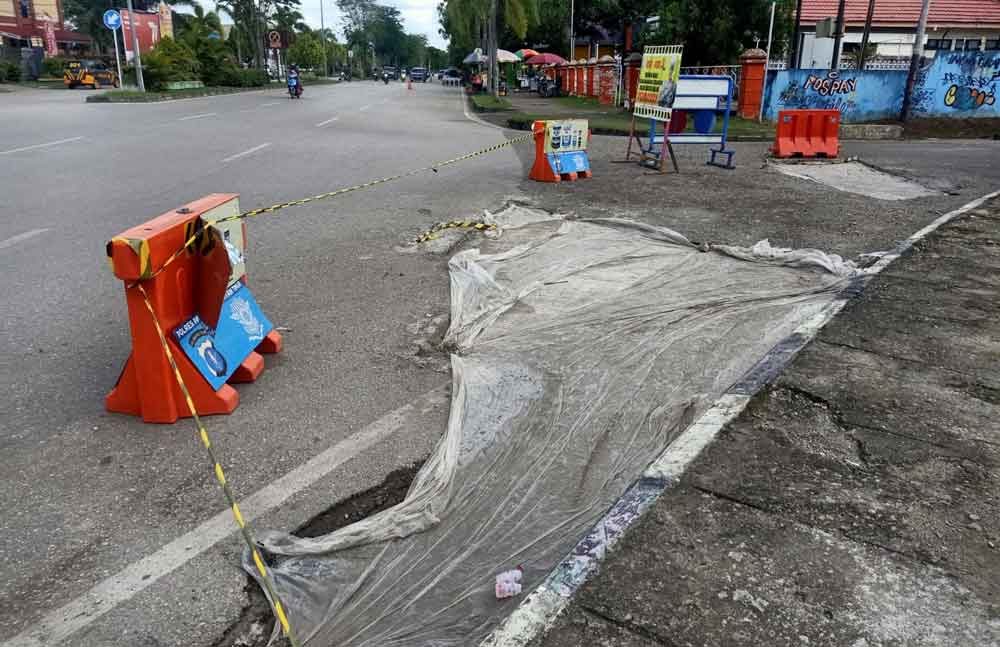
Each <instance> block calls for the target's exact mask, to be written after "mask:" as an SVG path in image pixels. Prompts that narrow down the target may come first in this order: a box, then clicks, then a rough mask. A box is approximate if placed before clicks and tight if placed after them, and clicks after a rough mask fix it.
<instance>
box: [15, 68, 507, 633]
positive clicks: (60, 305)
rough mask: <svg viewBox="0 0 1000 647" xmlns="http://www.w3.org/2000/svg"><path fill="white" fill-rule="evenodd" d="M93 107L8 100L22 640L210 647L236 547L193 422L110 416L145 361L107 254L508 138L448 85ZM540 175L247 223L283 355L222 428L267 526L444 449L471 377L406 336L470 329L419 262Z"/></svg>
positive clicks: (438, 180) (307, 209)
mask: <svg viewBox="0 0 1000 647" xmlns="http://www.w3.org/2000/svg"><path fill="white" fill-rule="evenodd" d="M82 97H83V93H82V92H79V93H78V92H63V91H51V90H44V91H19V92H16V93H14V94H9V95H5V96H4V99H3V101H2V102H0V169H2V173H0V196H3V199H2V200H0V293H2V295H3V304H4V306H3V317H2V337H0V348H2V357H3V361H2V363H0V365H2V368H0V389H2V393H3V396H2V401H0V402H2V405H0V409H2V411H0V415H2V420H3V426H2V432H0V473H2V474H3V479H2V481H0V518H2V519H3V520H4V524H3V525H4V530H3V534H2V536H0V645H2V646H3V647H12V646H13V645H18V646H21V645H41V644H45V645H49V644H57V642H56V641H57V639H59V638H64V640H63V642H62V643H61V644H67V645H88V646H89V647H101V646H111V645H115V646H125V645H128V646H130V647H133V646H136V645H143V646H145V645H150V646H158V645H181V644H183V645H187V646H191V647H197V646H199V645H210V644H212V643H213V642H214V641H215V640H217V638H218V637H219V635H220V634H221V632H222V631H223V629H224V628H225V627H226V626H228V625H229V624H230V623H231V622H232V621H233V620H234V619H235V618H236V617H237V616H238V614H239V611H240V606H241V605H242V604H243V602H244V600H245V596H244V594H243V585H244V583H245V578H244V577H243V575H242V573H241V572H240V571H239V568H238V559H237V556H238V551H239V544H238V542H237V541H236V538H235V536H234V535H233V534H232V530H233V529H234V526H233V525H232V522H231V520H229V519H228V518H227V516H226V514H227V513H226V511H225V509H224V505H223V502H222V498H221V495H220V493H219V491H218V488H217V486H216V484H215V481H214V478H213V476H212V472H211V470H210V467H209V465H208V464H207V462H206V459H205V457H204V455H203V450H202V448H201V446H200V444H199V442H198V441H197V438H196V436H195V432H194V430H193V427H192V425H191V424H190V423H189V422H185V421H181V422H179V423H177V424H175V425H145V424H143V423H142V422H141V421H140V420H138V419H134V418H130V417H127V416H122V415H113V414H108V413H107V412H105V411H104V404H103V399H104V396H105V394H106V393H107V392H108V390H109V389H110V388H111V387H112V386H113V385H114V383H115V381H116V379H117V377H118V373H119V371H120V370H121V367H122V365H123V363H124V361H125V359H126V357H127V355H128V352H129V347H130V342H129V336H128V324H127V316H126V311H125V303H124V295H123V289H122V285H121V283H120V282H119V281H117V280H116V279H115V278H114V276H113V275H112V274H111V273H110V271H109V269H108V266H107V263H106V260H105V258H104V245H105V243H106V242H107V241H108V240H109V239H110V238H111V237H112V236H114V235H115V234H117V233H119V232H120V231H123V230H124V229H126V228H128V227H131V226H133V225H135V224H138V223H141V222H143V221H145V220H148V219H150V218H152V217H154V216H156V215H159V214H160V213H163V212H165V211H167V210H171V209H174V208H176V207H178V206H180V205H182V204H184V203H186V202H188V201H190V200H193V199H196V198H198V197H200V196H202V195H204V194H207V193H212V192H235V193H239V194H240V195H241V207H243V208H244V209H246V208H252V207H258V206H266V205H269V204H272V203H275V202H280V201H284V200H290V199H296V198H301V197H304V196H307V195H312V194H316V193H320V192H325V191H330V190H332V189H336V188H339V187H343V186H348V185H352V184H355V183H358V182H363V181H367V180H369V179H373V178H377V177H382V176H387V175H392V174H395V173H398V172H400V171H405V170H408V169H411V168H413V167H416V166H422V165H425V164H427V163H430V162H432V161H437V160H442V159H448V158H451V157H454V156H456V155H458V154H462V153H465V152H468V151H471V150H475V149H478V148H481V147H484V146H489V145H492V144H495V143H498V142H501V141H504V139H505V137H504V135H503V133H502V132H501V131H499V130H496V129H493V128H490V127H486V126H483V125H481V124H478V123H475V122H473V121H471V120H469V119H468V118H467V117H466V116H465V115H464V114H463V104H462V101H461V98H460V94H459V91H458V90H457V89H446V88H442V87H440V86H438V85H436V84H431V83H428V84H419V85H417V86H416V89H415V90H414V91H411V92H408V91H407V90H406V89H405V86H402V85H401V84H397V83H394V84H390V85H389V86H384V85H383V84H381V83H378V84H375V83H370V82H362V83H351V84H340V85H337V86H316V87H308V86H307V88H306V93H305V96H304V98H303V99H302V100H301V101H289V100H288V99H287V98H286V97H284V96H283V95H282V93H281V92H278V91H274V90H270V91H263V92H253V93H244V94H238V95H230V96H223V97H211V98H205V99H194V100H186V101H176V102H169V103H159V104H141V105H129V104H113V105H107V104H86V103H84V102H83V98H82ZM523 175H524V170H523V169H522V165H521V162H519V160H518V157H517V155H516V154H515V153H514V152H513V151H511V150H510V149H503V150H500V151H499V152H495V153H491V154H490V155H488V156H483V157H479V158H476V159H473V160H470V161H467V162H464V163H462V164H461V165H456V166H451V167H447V168H444V169H441V170H440V172H438V173H426V174H422V175H419V176H414V177H410V178H406V179H404V180H400V181H397V182H393V183H390V184H385V185H381V186H378V187H375V188H373V189H371V190H367V191H363V192H358V193H353V194H349V195H345V196H342V197H340V198H337V199H335V200H331V201H328V202H319V203H313V204H310V205H307V206H304V207H300V208H296V209H294V210H288V211H285V212H282V213H280V214H276V215H274V216H268V217H262V218H259V219H254V220H253V221H252V222H251V223H250V224H249V237H250V248H249V253H248V271H249V277H250V282H251V287H252V288H253V290H254V293H255V296H256V297H257V300H258V302H260V304H261V306H262V308H263V309H264V311H265V312H266V313H267V314H268V316H269V317H270V318H271V319H272V321H274V322H275V325H277V326H280V327H282V328H287V329H288V330H287V331H286V332H284V336H285V342H286V350H285V351H284V352H283V353H282V354H280V355H278V356H272V357H268V358H267V370H266V371H265V372H264V374H263V375H262V376H261V378H260V379H259V381H258V382H257V383H255V384H252V385H241V386H240V387H239V392H240V396H241V404H240V407H239V408H238V409H237V410H236V412H235V413H234V414H233V415H231V416H227V417H215V418H212V419H210V420H209V421H208V424H209V428H210V431H211V432H212V433H213V434H214V435H215V437H216V445H217V450H218V451H219V453H220V455H221V457H222V459H223V462H224V464H225V466H226V468H227V475H228V477H229V480H230V481H231V483H232V484H233V485H234V487H235V490H236V491H237V493H238V494H239V495H240V497H241V498H244V499H246V498H247V497H248V496H249V495H252V494H253V493H255V492H259V491H261V490H262V488H263V489H264V490H263V492H262V493H261V494H259V495H258V496H257V497H256V498H250V499H248V500H247V501H246V503H245V504H244V508H245V510H244V512H245V513H246V514H247V515H249V516H251V517H254V516H257V515H261V518H259V519H258V520H257V521H256V523H257V524H259V525H262V526H268V527H276V528H283V529H287V528H294V527H296V526H297V525H299V524H301V523H302V522H303V521H305V520H306V519H308V518H309V517H311V516H312V515H314V514H315V513H317V512H318V511H320V510H321V509H323V508H325V507H326V506H328V505H329V504H330V503H332V502H333V501H335V500H338V499H340V498H343V497H345V496H348V495H350V494H352V493H354V492H356V491H360V490H363V489H365V488H367V487H370V486H372V485H374V484H376V483H378V482H379V481H381V480H382V478H383V477H384V476H385V475H386V474H387V473H388V472H389V471H391V470H392V469H394V468H396V467H398V466H400V465H404V464H407V463H410V462H412V461H414V460H417V459H419V458H421V457H423V456H426V455H427V454H428V453H429V451H430V450H431V448H432V446H433V443H434V442H435V441H436V439H437V437H438V435H439V433H440V431H441V429H443V426H444V421H445V419H446V416H447V411H448V406H447V399H446V391H445V390H444V389H442V388H441V387H443V386H444V385H445V384H446V383H447V382H448V377H447V375H446V374H443V373H440V372H436V371H434V370H433V369H430V368H421V367H419V366H417V365H416V364H415V363H414V362H412V361H411V360H410V359H408V358H407V356H406V355H407V349H408V347H409V344H410V342H411V338H412V337H413V336H414V335H413V334H412V332H408V331H407V326H410V330H411V331H412V330H413V329H414V328H415V324H417V323H418V322H426V321H428V320H429V318H431V317H433V316H437V315H441V314H445V313H446V312H447V308H448V284H447V274H446V272H445V262H446V259H445V257H443V256H431V255H428V254H422V253H404V252H401V251H400V250H399V249H398V247H399V246H400V245H401V244H403V243H405V242H406V240H407V239H411V238H412V237H414V236H415V235H416V234H417V233H418V232H419V231H421V230H423V229H424V228H426V227H427V226H428V225H430V224H431V223H433V222H435V221H439V220H448V219H452V218H458V217H463V218H465V217H470V216H475V215H476V214H478V213H480V212H481V210H482V209H484V208H496V207H498V206H500V205H501V204H502V203H503V202H504V200H505V199H506V198H508V197H510V196H509V195H508V194H509V192H510V191H511V190H512V187H517V186H518V182H519V180H520V179H521V178H522V177H523ZM411 402H413V403H415V404H413V405H412V406H410V408H408V409H406V410H405V413H407V414H408V415H407V416H406V417H405V418H406V419H405V421H404V420H403V416H400V415H394V414H392V412H394V411H396V410H397V409H399V408H400V407H404V406H406V405H407V403H411ZM387 414H390V415H388V417H386V416H387ZM309 461H312V462H311V463H309ZM296 469H298V471H294V470H296ZM288 474H291V475H292V476H291V477H289V478H286V479H285V480H284V481H279V482H277V483H275V480H276V479H278V478H279V477H283V476H286V475H288ZM279 503H280V505H278V504H279ZM144 559H145V561H140V560H144ZM95 586H98V588H97V589H94V588H93V587H95ZM88 592H89V593H88ZM66 605H69V606H66Z"/></svg>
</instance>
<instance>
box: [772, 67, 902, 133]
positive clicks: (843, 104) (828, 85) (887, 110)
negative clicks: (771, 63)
mask: <svg viewBox="0 0 1000 647" xmlns="http://www.w3.org/2000/svg"><path fill="white" fill-rule="evenodd" d="M905 87H906V72H901V71H897V70H868V71H862V72H859V71H857V70H839V71H838V70H780V71H771V72H769V73H768V75H767V81H766V83H765V87H764V105H765V110H764V118H765V119H768V120H770V121H776V120H777V118H778V112H780V111H782V110H793V109H800V108H817V109H836V110H840V114H841V120H842V121H844V122H845V123H852V122H859V121H875V120H879V119H896V118H898V117H899V112H900V110H902V107H903V89H904V88H905Z"/></svg>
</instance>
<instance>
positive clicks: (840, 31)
mask: <svg viewBox="0 0 1000 647" xmlns="http://www.w3.org/2000/svg"><path fill="white" fill-rule="evenodd" d="M846 4H847V0H840V5H839V6H838V7H837V27H836V31H837V33H836V34H834V35H833V63H832V65H830V69H832V70H839V69H840V43H841V42H842V41H843V40H844V9H845V5H846Z"/></svg>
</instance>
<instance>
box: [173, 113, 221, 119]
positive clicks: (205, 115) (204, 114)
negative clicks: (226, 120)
mask: <svg viewBox="0 0 1000 647" xmlns="http://www.w3.org/2000/svg"><path fill="white" fill-rule="evenodd" d="M217 114H218V113H215V112H204V113H202V114H200V115H188V116H187V117H181V118H180V119H178V120H177V121H190V120H192V119H201V118H202V117H214V116H216V115H217Z"/></svg>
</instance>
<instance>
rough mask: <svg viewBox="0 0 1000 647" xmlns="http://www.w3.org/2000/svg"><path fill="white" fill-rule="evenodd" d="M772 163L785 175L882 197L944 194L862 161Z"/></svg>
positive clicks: (881, 198) (885, 198) (902, 198)
mask: <svg viewBox="0 0 1000 647" xmlns="http://www.w3.org/2000/svg"><path fill="white" fill-rule="evenodd" d="M770 166H771V167H772V168H774V169H776V170H778V171H780V172H781V173H784V174H785V175H790V176H792V177H797V178H801V179H803V180H810V181H812V182H816V183H819V184H825V185H827V186H830V187H833V188H834V189H837V190H839V191H846V192H848V193H856V194H858V195H865V196H868V197H871V198H877V199H879V200H913V199H915V198H925V197H930V196H938V195H941V193H940V192H938V191H934V190H932V189H928V188H927V187H924V186H922V185H920V184H917V183H916V182H913V181H911V180H907V179H905V178H902V177H899V176H896V175H892V174H890V173H886V172H884V171H881V170H879V169H876V168H872V167H871V166H868V165H867V164H862V163H861V162H801V163H787V162H771V163H770Z"/></svg>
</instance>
